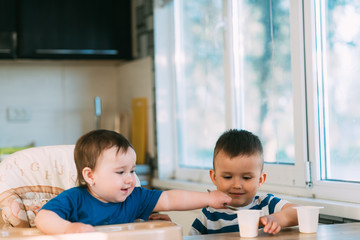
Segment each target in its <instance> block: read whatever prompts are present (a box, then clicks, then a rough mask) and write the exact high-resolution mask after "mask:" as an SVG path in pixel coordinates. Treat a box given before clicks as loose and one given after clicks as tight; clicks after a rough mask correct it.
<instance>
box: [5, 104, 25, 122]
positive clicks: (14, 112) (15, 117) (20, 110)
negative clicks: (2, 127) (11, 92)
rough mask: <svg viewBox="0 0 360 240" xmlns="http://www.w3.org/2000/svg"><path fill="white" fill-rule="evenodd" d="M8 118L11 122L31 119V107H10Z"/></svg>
mask: <svg viewBox="0 0 360 240" xmlns="http://www.w3.org/2000/svg"><path fill="white" fill-rule="evenodd" d="M7 120H8V121H9V122H28V121H30V120H31V109H30V108H28V107H8V108H7Z"/></svg>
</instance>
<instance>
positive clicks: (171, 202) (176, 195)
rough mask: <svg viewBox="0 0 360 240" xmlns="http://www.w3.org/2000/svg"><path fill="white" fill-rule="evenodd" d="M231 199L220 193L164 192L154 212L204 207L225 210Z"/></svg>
mask: <svg viewBox="0 0 360 240" xmlns="http://www.w3.org/2000/svg"><path fill="white" fill-rule="evenodd" d="M231 200H232V199H231V197H229V196H228V195H226V194H225V193H223V192H220V191H217V190H216V191H212V192H210V193H208V192H192V191H183V190H169V191H164V192H163V193H162V194H161V196H160V198H159V200H158V202H157V204H156V206H155V208H154V211H182V210H193V209H199V208H204V207H208V206H210V207H213V208H225V207H224V205H225V204H227V203H230V202H231Z"/></svg>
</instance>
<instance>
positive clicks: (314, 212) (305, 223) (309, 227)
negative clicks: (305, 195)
mask: <svg viewBox="0 0 360 240" xmlns="http://www.w3.org/2000/svg"><path fill="white" fill-rule="evenodd" d="M294 208H296V210H297V216H298V222H299V231H300V232H302V233H316V232H317V228H318V222H319V209H320V208H323V207H317V206H299V207H294Z"/></svg>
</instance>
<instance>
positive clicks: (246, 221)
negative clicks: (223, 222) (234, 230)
mask: <svg viewBox="0 0 360 240" xmlns="http://www.w3.org/2000/svg"><path fill="white" fill-rule="evenodd" d="M261 215H262V210H256V209H254V210H252V209H248V210H239V211H237V217H238V223H239V232H240V237H249V238H251V237H256V236H257V235H258V229H259V218H260V217H261Z"/></svg>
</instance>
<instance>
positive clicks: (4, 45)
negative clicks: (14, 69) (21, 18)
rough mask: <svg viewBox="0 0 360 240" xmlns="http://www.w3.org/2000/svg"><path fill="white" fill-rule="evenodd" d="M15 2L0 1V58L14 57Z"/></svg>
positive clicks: (8, 0) (10, 0)
mask: <svg viewBox="0 0 360 240" xmlns="http://www.w3.org/2000/svg"><path fill="white" fill-rule="evenodd" d="M16 36H17V35H16V1H14V0H0V58H4V59H6V58H14V57H15V56H16Z"/></svg>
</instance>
